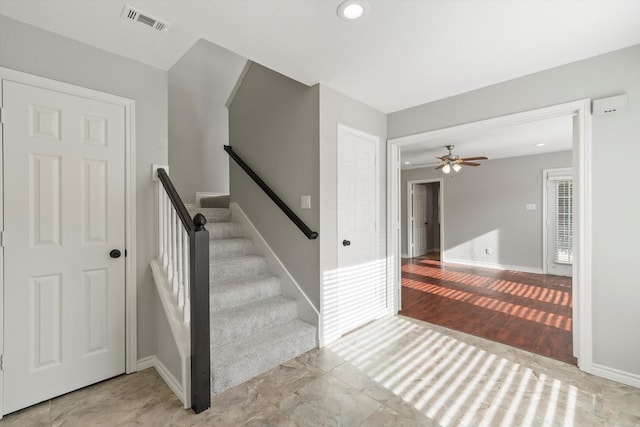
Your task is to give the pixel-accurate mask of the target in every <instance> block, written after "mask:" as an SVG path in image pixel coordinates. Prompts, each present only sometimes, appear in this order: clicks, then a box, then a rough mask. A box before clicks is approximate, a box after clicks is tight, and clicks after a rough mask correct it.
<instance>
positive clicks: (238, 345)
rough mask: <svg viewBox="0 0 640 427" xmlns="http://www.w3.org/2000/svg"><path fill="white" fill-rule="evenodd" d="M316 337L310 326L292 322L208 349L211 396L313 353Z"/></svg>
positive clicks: (296, 320) (314, 330)
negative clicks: (303, 354) (209, 350)
mask: <svg viewBox="0 0 640 427" xmlns="http://www.w3.org/2000/svg"><path fill="white" fill-rule="evenodd" d="M316 335H317V333H316V328H315V327H314V326H312V325H309V324H308V323H305V322H303V321H302V320H299V319H295V320H292V321H290V322H288V323H286V324H283V325H278V326H276V327H273V328H270V329H267V330H261V331H259V332H258V333H256V334H255V335H251V336H249V337H246V338H244V339H242V340H238V341H234V342H232V343H230V344H228V345H225V346H223V347H216V348H212V357H211V376H212V381H211V388H212V392H213V394H217V393H220V392H222V391H224V390H226V389H228V388H230V387H233V386H235V385H238V384H241V383H242V382H244V381H246V380H248V379H250V378H253V377H255V376H257V375H260V374H261V373H263V372H266V371H268V370H269V369H272V368H275V367H276V366H278V365H280V364H282V363H284V362H286V361H288V360H291V359H293V358H294V357H297V356H299V355H300V354H302V353H305V352H307V351H309V350H312V349H314V348H315V347H316V345H317V344H316Z"/></svg>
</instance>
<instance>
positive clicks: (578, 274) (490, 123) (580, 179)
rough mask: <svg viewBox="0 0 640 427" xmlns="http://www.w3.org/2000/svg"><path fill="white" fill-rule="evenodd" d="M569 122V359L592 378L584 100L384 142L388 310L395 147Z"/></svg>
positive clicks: (396, 241) (394, 260) (587, 102)
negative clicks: (571, 210) (538, 123)
mask: <svg viewBox="0 0 640 427" xmlns="http://www.w3.org/2000/svg"><path fill="white" fill-rule="evenodd" d="M567 116H571V117H573V162H572V164H573V185H574V198H575V199H574V206H575V212H574V225H573V227H574V235H573V239H574V256H575V263H574V267H573V274H574V277H573V280H572V289H573V325H574V328H573V354H574V356H575V357H576V358H577V359H578V367H579V368H580V369H581V370H582V371H585V372H589V373H591V372H593V319H592V273H591V270H590V266H591V265H592V262H591V259H592V231H591V223H592V196H591V192H592V190H591V188H592V184H591V172H590V171H591V164H592V125H591V120H592V118H591V99H590V98H585V99H581V100H577V101H573V102H568V103H564V104H558V105H553V106H549V107H544V108H539V109H534V110H530V111H525V112H522V113H515V114H510V115H505V116H501V117H496V118H492V119H487V120H480V121H477V122H471V123H466V124H461V125H457V126H452V127H448V128H443V129H437V130H432V131H428V132H422V133H418V134H414V135H409V136H404V137H399V138H392V139H389V140H388V141H387V159H388V160H387V213H388V215H389V218H388V221H387V250H388V259H389V267H388V273H389V274H388V278H389V284H388V286H390V287H392V288H393V289H394V295H395V296H396V298H395V301H394V304H395V305H394V310H395V312H396V313H397V309H398V308H399V307H400V298H401V294H400V289H401V283H400V278H401V274H400V213H399V207H400V185H401V178H400V147H402V146H404V145H408V144H413V143H416V142H424V141H432V140H436V139H440V138H446V137H455V136H458V135H462V134H467V133H471V132H480V131H486V130H490V129H495V128H499V127H504V126H511V125H515V124H521V123H529V122H534V121H538V120H543V119H551V118H557V117H567Z"/></svg>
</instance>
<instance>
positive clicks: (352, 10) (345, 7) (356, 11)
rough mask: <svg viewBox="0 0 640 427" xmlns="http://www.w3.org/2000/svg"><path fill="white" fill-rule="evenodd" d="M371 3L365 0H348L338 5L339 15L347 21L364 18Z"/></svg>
mask: <svg viewBox="0 0 640 427" xmlns="http://www.w3.org/2000/svg"><path fill="white" fill-rule="evenodd" d="M368 8H369V5H368V4H367V2H366V1H364V0H347V1H345V2H342V3H340V6H338V16H339V17H340V18H341V19H344V20H345V21H355V20H356V19H360V18H362V17H363V16H364V15H365V14H366V13H367V9H368Z"/></svg>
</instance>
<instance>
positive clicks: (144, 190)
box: [0, 15, 167, 358]
mask: <svg viewBox="0 0 640 427" xmlns="http://www.w3.org/2000/svg"><path fill="white" fill-rule="evenodd" d="M0 66H2V67H6V68H11V69H14V70H18V71H23V72H26V73H30V74H34V75H38V76H43V77H47V78H50V79H54V80H58V81H62V82H66V83H70V84H74V85H78V86H83V87H87V88H91V89H94V90H98V91H102V92H106V93H111V94H114V95H119V96H123V97H126V98H130V99H133V100H135V102H136V109H135V115H136V191H137V236H136V242H137V250H138V253H137V268H138V272H137V277H138V282H137V286H138V358H143V357H145V356H150V355H153V354H154V353H155V351H156V329H155V322H156V312H155V307H156V304H159V301H158V300H157V296H156V291H155V289H154V286H155V285H154V284H153V279H152V277H151V270H150V268H149V262H150V261H151V259H152V258H154V257H155V256H156V246H157V244H156V229H157V223H156V220H155V217H156V212H155V206H156V202H155V200H156V196H155V187H154V185H153V183H152V182H151V165H152V164H153V163H166V162H167V73H166V72H164V71H161V70H158V69H155V68H152V67H150V66H148V65H144V64H141V63H138V62H135V61H132V60H129V59H125V58H123V57H120V56H117V55H113V54H111V53H108V52H105V51H103V50H100V49H96V48H93V47H91V46H88V45H86V44H83V43H79V42H77V41H73V40H70V39H68V38H65V37H62V36H58V35H56V34H53V33H50V32H47V31H44V30H41V29H38V28H36V27H33V26H30V25H26V24H23V23H20V22H18V21H15V20H12V19H9V18H7V17H5V16H2V15H0Z"/></svg>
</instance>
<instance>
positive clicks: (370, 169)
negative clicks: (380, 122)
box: [337, 126, 387, 333]
mask: <svg viewBox="0 0 640 427" xmlns="http://www.w3.org/2000/svg"><path fill="white" fill-rule="evenodd" d="M377 150H378V139H377V137H375V136H372V135H368V134H365V133H363V132H360V131H357V130H354V129H350V128H347V127H346V126H339V127H338V153H337V154H338V159H337V160H338V161H337V167H338V170H337V184H338V188H337V192H338V209H337V212H338V273H337V283H338V310H339V328H338V329H339V330H340V333H346V332H348V331H350V330H353V329H354V328H357V327H358V326H361V325H362V324H364V323H366V322H368V321H370V320H372V319H375V318H376V317H379V316H380V315H381V314H383V313H384V310H385V307H386V299H387V296H386V260H385V259H384V256H382V257H378V253H379V250H378V249H379V248H378V238H377V233H378V230H377V224H376V220H377V212H378V202H377V186H376V180H377V176H378V175H377V160H376V157H377V156H376V153H377Z"/></svg>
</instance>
